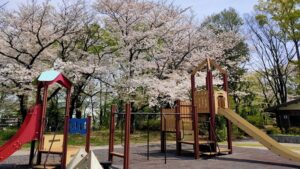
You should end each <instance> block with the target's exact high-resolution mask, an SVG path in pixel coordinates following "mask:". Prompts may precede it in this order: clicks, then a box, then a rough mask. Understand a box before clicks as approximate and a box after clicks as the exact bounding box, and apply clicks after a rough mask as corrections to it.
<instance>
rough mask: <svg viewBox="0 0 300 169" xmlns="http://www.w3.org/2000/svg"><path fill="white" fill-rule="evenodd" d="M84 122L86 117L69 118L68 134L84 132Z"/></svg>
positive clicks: (83, 133)
mask: <svg viewBox="0 0 300 169" xmlns="http://www.w3.org/2000/svg"><path fill="white" fill-rule="evenodd" d="M86 122H87V119H86V118H85V119H76V118H72V119H70V120H69V123H70V125H69V133H70V134H82V135H85V134H86Z"/></svg>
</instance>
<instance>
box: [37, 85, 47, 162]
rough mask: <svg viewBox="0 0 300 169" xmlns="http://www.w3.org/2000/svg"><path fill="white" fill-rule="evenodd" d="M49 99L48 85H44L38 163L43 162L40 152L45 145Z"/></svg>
mask: <svg viewBox="0 0 300 169" xmlns="http://www.w3.org/2000/svg"><path fill="white" fill-rule="evenodd" d="M47 99H48V85H45V86H44V93H43V108H42V116H41V117H42V118H41V128H40V133H39V134H40V135H39V145H38V155H37V164H41V158H42V153H41V152H40V151H41V150H42V149H43V147H44V143H43V136H44V131H45V125H46V111H47Z"/></svg>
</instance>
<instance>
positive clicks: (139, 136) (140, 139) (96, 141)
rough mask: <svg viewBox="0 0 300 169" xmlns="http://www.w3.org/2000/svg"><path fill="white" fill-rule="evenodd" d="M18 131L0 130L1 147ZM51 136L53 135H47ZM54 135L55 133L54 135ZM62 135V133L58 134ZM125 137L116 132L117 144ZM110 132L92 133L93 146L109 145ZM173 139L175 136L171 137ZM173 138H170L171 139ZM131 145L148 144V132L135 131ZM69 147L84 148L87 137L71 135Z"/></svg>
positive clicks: (156, 136)
mask: <svg viewBox="0 0 300 169" xmlns="http://www.w3.org/2000/svg"><path fill="white" fill-rule="evenodd" d="M16 132H17V129H7V130H0V146H1V145H3V144H4V143H5V142H6V141H8V140H9V139H10V138H11V137H12V136H13V135H14V134H15V133H16ZM46 134H51V133H46ZM52 134H54V133H52ZM57 134H62V133H59V132H58V133H57ZM122 135H123V142H124V136H125V133H123V134H122V133H121V131H120V130H116V131H115V144H121V136H122ZM108 137H109V130H108V129H103V130H100V131H99V130H97V131H92V132H91V146H103V145H108ZM171 137H173V136H171ZM171 137H168V138H170V139H171ZM149 139H150V142H155V141H159V140H160V132H159V131H150V133H149ZM130 141H131V144H135V143H146V142H147V131H135V133H134V134H131V135H130ZM68 145H72V146H84V145H85V135H80V134H69V139H68ZM29 147H30V144H29V143H27V144H25V145H23V148H29Z"/></svg>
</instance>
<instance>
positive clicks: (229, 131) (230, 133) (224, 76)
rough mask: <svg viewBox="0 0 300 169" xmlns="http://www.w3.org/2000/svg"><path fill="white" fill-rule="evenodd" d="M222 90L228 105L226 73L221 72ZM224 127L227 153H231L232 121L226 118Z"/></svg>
mask: <svg viewBox="0 0 300 169" xmlns="http://www.w3.org/2000/svg"><path fill="white" fill-rule="evenodd" d="M223 90H224V91H226V92H227V102H228V106H229V100H228V99H229V98H228V77H227V75H226V74H223ZM226 128H227V147H228V149H229V150H230V151H229V154H232V123H231V121H229V120H228V119H226Z"/></svg>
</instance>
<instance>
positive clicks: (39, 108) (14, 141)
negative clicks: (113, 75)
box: [0, 70, 91, 169]
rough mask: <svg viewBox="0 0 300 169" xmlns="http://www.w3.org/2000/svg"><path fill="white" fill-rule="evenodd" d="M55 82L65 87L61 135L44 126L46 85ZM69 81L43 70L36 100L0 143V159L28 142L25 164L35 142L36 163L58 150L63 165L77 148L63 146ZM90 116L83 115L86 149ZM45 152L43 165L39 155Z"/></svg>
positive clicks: (33, 154) (88, 138) (66, 131)
mask: <svg viewBox="0 0 300 169" xmlns="http://www.w3.org/2000/svg"><path fill="white" fill-rule="evenodd" d="M55 83H58V84H60V85H61V86H63V87H64V88H66V89H67V98H66V108H65V119H64V128H63V135H56V134H54V135H47V134H45V127H46V109H47V99H48V89H49V87H50V86H51V85H52V84H55ZM71 87H72V83H71V82H70V81H69V80H68V79H67V78H66V77H65V76H64V75H63V74H61V73H59V72H57V71H53V70H50V71H45V72H43V73H42V74H41V75H40V76H39V78H38V85H37V95H36V104H35V105H34V106H33V107H31V108H30V109H29V111H28V113H27V116H26V118H25V120H24V122H23V124H22V126H21V128H20V129H19V130H18V132H17V133H16V134H15V135H14V136H13V137H12V138H11V139H10V140H9V141H7V142H6V143H5V144H4V145H3V146H1V147H0V162H1V161H3V160H5V159H6V158H8V157H9V156H10V155H12V154H13V153H14V152H15V151H17V150H19V149H20V148H21V146H22V145H23V144H25V143H28V142H31V148H30V156H29V165H30V166H32V165H33V159H34V156H35V144H36V142H38V147H37V162H36V164H37V166H34V167H37V168H39V167H42V168H46V162H47V158H48V155H49V154H58V155H60V156H61V161H60V166H61V168H62V169H65V168H66V164H67V163H68V162H69V161H70V160H71V158H72V155H74V154H76V153H77V152H78V149H77V148H75V149H74V148H70V149H69V150H68V148H67V142H68V133H69V120H70V118H69V110H70V97H71ZM42 89H43V99H41V94H42V92H41V90H42ZM90 125H91V118H90V116H89V117H88V118H87V119H86V124H85V126H86V128H85V131H86V148H85V149H86V151H87V152H89V151H90ZM82 131H83V130H82ZM43 154H46V160H45V163H44V165H43V166H38V165H40V164H41V159H42V155H43Z"/></svg>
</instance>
